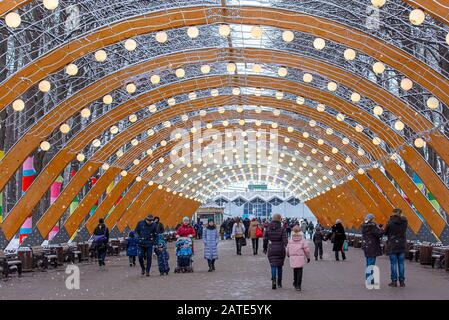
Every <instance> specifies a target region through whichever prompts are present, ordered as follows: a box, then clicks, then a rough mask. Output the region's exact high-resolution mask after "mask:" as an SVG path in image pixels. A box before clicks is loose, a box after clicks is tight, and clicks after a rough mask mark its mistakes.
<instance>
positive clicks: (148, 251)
mask: <svg viewBox="0 0 449 320" xmlns="http://www.w3.org/2000/svg"><path fill="white" fill-rule="evenodd" d="M153 221H154V218H153V216H152V215H151V214H150V215H149V216H148V217H146V218H145V220H142V221H140V222H139V223H138V224H137V227H136V233H137V237H138V239H139V264H140V268H141V269H142V275H144V274H146V276H147V277H149V276H150V269H151V261H152V258H153V245H154V244H155V242H156V239H157V228H158V227H157V226H158V225H157V224H156V223H154V222H153ZM145 258H146V260H147V265H146V268H145V262H144V260H145Z"/></svg>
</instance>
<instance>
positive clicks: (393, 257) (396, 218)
mask: <svg viewBox="0 0 449 320" xmlns="http://www.w3.org/2000/svg"><path fill="white" fill-rule="evenodd" d="M407 225H408V221H407V218H406V217H404V216H403V215H402V210H401V209H398V208H396V209H394V210H393V215H392V216H391V217H390V219H389V220H388V223H387V225H386V226H385V231H384V234H385V235H386V236H387V238H388V239H387V255H388V256H389V257H390V265H391V283H389V284H388V285H389V286H390V287H397V286H398V279H399V285H400V286H401V287H405V265H404V262H405V251H406V247H407V238H406V232H407ZM398 271H399V277H398Z"/></svg>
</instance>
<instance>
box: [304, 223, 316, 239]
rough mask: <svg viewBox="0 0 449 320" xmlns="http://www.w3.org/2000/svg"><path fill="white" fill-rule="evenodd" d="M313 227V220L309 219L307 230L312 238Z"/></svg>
mask: <svg viewBox="0 0 449 320" xmlns="http://www.w3.org/2000/svg"><path fill="white" fill-rule="evenodd" d="M314 229H315V226H314V225H313V222H312V221H310V222H309V225H308V226H307V231H308V232H309V236H310V239H312V235H313V230H314ZM306 239H307V237H306Z"/></svg>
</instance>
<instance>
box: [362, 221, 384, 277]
mask: <svg viewBox="0 0 449 320" xmlns="http://www.w3.org/2000/svg"><path fill="white" fill-rule="evenodd" d="M382 235H383V230H382V229H381V228H380V227H379V226H378V225H377V224H376V223H375V222H374V215H373V214H371V213H369V214H368V215H367V216H366V217H365V221H364V223H363V224H362V249H363V252H364V253H365V258H366V271H365V276H366V279H368V277H369V276H370V275H371V274H372V272H371V271H370V270H369V269H368V268H369V266H374V265H376V258H377V257H379V256H381V255H382V248H381V246H380V240H381V238H382ZM373 281H374V280H373Z"/></svg>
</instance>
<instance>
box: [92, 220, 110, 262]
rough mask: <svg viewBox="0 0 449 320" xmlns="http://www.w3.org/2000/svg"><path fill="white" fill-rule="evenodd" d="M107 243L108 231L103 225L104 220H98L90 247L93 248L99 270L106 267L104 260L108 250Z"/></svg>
mask: <svg viewBox="0 0 449 320" xmlns="http://www.w3.org/2000/svg"><path fill="white" fill-rule="evenodd" d="M108 242H109V229H108V227H106V225H105V224H104V219H103V218H100V219H99V220H98V225H97V227H96V228H95V230H94V233H93V242H92V246H93V247H94V248H95V251H96V252H97V257H98V265H99V266H100V269H101V270H103V269H102V268H103V267H104V266H105V265H106V264H105V263H104V260H105V258H106V252H107V250H108Z"/></svg>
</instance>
